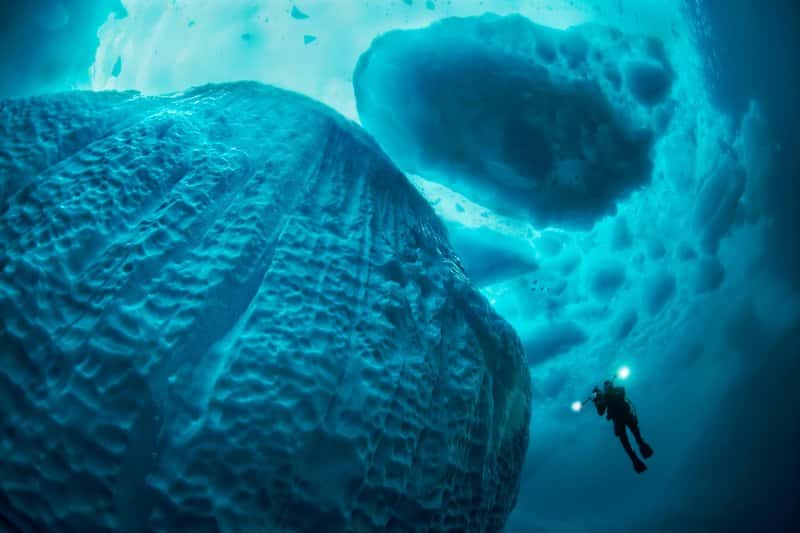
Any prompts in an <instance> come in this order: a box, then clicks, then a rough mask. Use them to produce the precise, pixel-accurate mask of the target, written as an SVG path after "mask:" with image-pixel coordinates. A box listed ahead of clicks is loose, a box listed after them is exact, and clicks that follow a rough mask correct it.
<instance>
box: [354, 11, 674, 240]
mask: <svg viewBox="0 0 800 533" xmlns="http://www.w3.org/2000/svg"><path fill="white" fill-rule="evenodd" d="M673 77H674V72H673V69H672V67H671V65H670V62H669V60H668V58H667V57H666V54H665V52H664V48H663V45H662V44H661V42H660V41H659V40H657V39H654V38H644V37H630V36H625V35H623V34H621V33H620V32H618V31H616V30H613V29H608V28H602V27H595V26H578V27H574V28H571V29H568V30H563V31H562V30H555V29H552V28H547V27H544V26H539V25H536V24H534V23H533V22H531V21H529V20H528V19H526V18H524V17H521V16H517V15H513V16H508V17H499V16H496V15H489V14H487V15H484V16H481V17H473V18H449V19H444V20H442V21H440V22H437V23H435V24H433V25H431V26H430V27H428V28H424V29H419V30H411V31H392V32H389V33H387V34H384V35H382V36H380V37H378V38H377V39H375V41H373V43H372V46H371V47H370V49H369V50H368V51H366V52H365V53H364V54H363V55H362V56H361V58H360V59H359V62H358V65H357V67H356V70H355V74H354V79H353V83H354V86H355V94H356V101H357V107H358V113H359V116H360V118H361V121H362V123H363V124H364V127H365V128H366V129H367V130H368V131H369V132H370V133H372V134H373V135H375V137H376V139H377V140H378V142H379V143H380V144H381V146H382V147H383V148H384V149H385V150H386V151H387V153H388V154H389V155H390V156H391V157H392V159H393V160H394V161H395V162H396V163H397V164H398V165H399V166H400V167H401V168H402V169H404V170H406V171H409V172H413V173H415V174H419V175H422V176H425V177H427V178H429V179H435V180H437V181H440V182H442V183H446V184H447V185H448V186H450V187H452V188H453V189H455V190H457V191H458V192H460V193H462V194H464V195H465V196H468V197H470V198H472V199H474V200H475V201H479V202H480V203H481V204H482V205H486V206H487V207H491V208H492V209H494V210H495V211H497V212H498V213H502V214H507V215H514V216H520V215H524V216H527V217H530V218H531V219H532V220H533V221H534V222H535V223H537V224H541V225H547V224H557V225H560V226H568V227H586V226H590V225H591V224H593V223H594V221H595V220H597V219H598V218H599V217H601V216H602V215H605V214H608V213H612V212H614V210H615V208H616V203H617V202H618V201H620V200H622V199H624V198H625V197H626V196H627V195H628V194H629V193H630V192H631V191H633V190H635V189H636V188H638V187H640V186H643V185H645V184H647V183H648V182H649V180H650V174H651V171H652V166H653V164H652V160H651V148H652V146H653V143H654V142H655V140H656V139H657V138H658V137H659V135H660V134H661V132H662V131H663V129H664V127H665V125H666V124H667V123H668V121H669V119H670V116H671V112H672V106H673V103H672V101H671V99H670V97H669V96H670V92H671V88H672V84H673Z"/></svg>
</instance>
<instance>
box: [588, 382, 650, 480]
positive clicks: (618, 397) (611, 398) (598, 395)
mask: <svg viewBox="0 0 800 533" xmlns="http://www.w3.org/2000/svg"><path fill="white" fill-rule="evenodd" d="M592 401H593V402H594V405H595V407H597V414H598V415H600V416H603V414H605V415H606V418H607V419H609V420H611V421H613V422H614V434H615V435H616V436H617V437H619V440H620V442H622V447H623V448H625V452H627V454H628V457H630V458H631V461H633V469H634V470H636V472H637V473H638V474H641V473H642V472H644V471H645V470H647V465H645V464H644V461H642V460H641V459H639V457H638V456H637V455H636V453H635V452H634V451H633V448H631V443H630V441H629V440H628V434H627V432H626V431H625V427H626V426H627V427H628V428H630V430H631V433H633V437H634V438H635V439H636V444H638V445H639V451H640V452H641V453H642V457H644V458H645V459H647V458H648V457H650V456H651V455H653V449H652V448H651V447H650V446H649V445H648V444H647V443H646V442H645V441H644V439H642V435H641V433H639V420H638V419H637V418H636V414H635V413H634V410H633V408H632V406H631V403H630V402H629V401H628V400H626V399H625V389H624V388H623V387H615V386H614V383H613V382H612V381H610V380H607V381H605V382H604V383H603V390H602V391H601V390H600V389H598V388H597V387H595V388H594V389H593V390H592Z"/></svg>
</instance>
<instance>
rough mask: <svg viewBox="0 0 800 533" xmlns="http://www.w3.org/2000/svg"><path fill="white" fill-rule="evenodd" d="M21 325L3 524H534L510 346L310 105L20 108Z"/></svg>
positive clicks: (9, 410)
mask: <svg viewBox="0 0 800 533" xmlns="http://www.w3.org/2000/svg"><path fill="white" fill-rule="evenodd" d="M0 312H2V317H3V322H2V328H1V329H0V402H2V405H3V416H2V418H0V424H2V426H1V427H0V432H2V434H3V435H4V438H3V439H2V441H0V442H2V443H3V445H4V448H3V449H2V450H0V453H2V455H3V459H2V461H0V478H2V479H3V480H4V481H3V490H2V492H0V517H2V522H0V527H3V528H8V529H11V530H22V531H39V530H48V531H53V530H59V531H146V530H181V531H215V530H227V531H281V530H287V531H289V530H307V531H323V530H329V531H334V530H335V531H339V530H379V529H383V528H389V529H395V530H426V529H434V530H442V531H443V530H450V531H486V530H497V529H500V528H501V527H502V525H503V524H504V522H505V520H506V518H507V515H508V513H509V512H510V510H511V509H512V508H513V506H514V503H515V501H516V496H517V492H518V489H519V476H520V471H521V464H522V461H523V459H524V456H525V453H526V449H527V444H528V424H529V418H530V396H531V393H530V378H529V375H528V371H527V364H526V362H525V358H524V355H523V350H522V347H521V343H520V341H519V339H518V337H517V335H516V333H515V332H514V331H513V330H512V329H511V327H510V326H509V325H508V324H507V323H506V322H505V321H504V320H503V319H501V318H500V317H499V316H498V315H497V314H496V313H495V311H494V310H493V309H492V308H491V306H490V305H489V303H488V302H487V301H486V299H485V298H484V297H483V296H482V295H481V294H480V293H478V292H477V291H476V290H475V289H474V288H473V286H472V284H471V282H470V280H469V279H468V278H467V277H466V276H465V274H464V272H463V268H462V266H461V262H460V260H459V259H458V258H457V257H456V255H455V254H454V252H453V251H452V249H451V246H450V244H449V242H448V238H447V235H446V232H445V230H444V227H443V225H442V223H441V222H440V221H439V219H438V218H437V217H436V216H435V215H434V213H433V211H432V209H431V208H430V206H429V205H428V204H427V203H426V201H425V200H423V198H422V197H421V196H420V195H419V194H418V193H417V191H416V190H415V189H414V188H413V187H412V186H411V184H410V183H409V182H408V181H407V180H406V178H405V176H404V175H403V174H402V173H401V172H400V171H398V170H397V168H396V167H395V166H394V164H393V163H392V162H391V161H390V160H389V159H388V157H387V156H385V155H384V154H383V152H382V151H381V150H380V149H379V148H378V146H377V144H376V143H375V142H374V141H373V140H372V139H371V138H370V137H369V136H368V135H367V134H366V133H364V132H363V131H362V130H361V129H360V128H359V127H358V126H356V125H355V124H353V123H351V122H348V121H347V120H345V119H344V118H342V117H341V116H339V115H337V114H336V113H335V112H333V111H332V110H330V109H328V108H326V107H324V106H323V105H321V104H318V103H316V102H314V101H313V100H310V99H308V98H306V97H303V96H300V95H298V94H295V93H290V92H287V91H283V90H280V89H276V88H273V87H270V86H266V85H260V84H257V83H249V82H248V83H232V84H222V85H208V86H203V87H200V88H197V89H192V90H188V91H186V92H182V93H176V94H170V95H167V96H163V97H144V96H141V95H139V94H138V93H134V92H126V93H121V92H120V93H114V92H108V93H82V92H73V93H64V94H58V95H52V96H47V97H38V98H30V99H24V100H6V101H2V102H0ZM9 443H13V446H12V447H10V448H9V447H8V445H9Z"/></svg>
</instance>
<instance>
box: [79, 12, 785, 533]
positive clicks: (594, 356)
mask: <svg viewBox="0 0 800 533" xmlns="http://www.w3.org/2000/svg"><path fill="white" fill-rule="evenodd" d="M123 4H124V7H125V10H126V11H127V16H125V17H117V16H111V17H110V18H109V19H108V20H107V21H106V22H105V24H103V25H102V26H101V27H100V28H99V30H98V37H99V47H98V48H97V51H96V56H95V61H94V64H93V65H92V67H91V79H90V87H91V88H92V89H95V90H100V89H136V90H140V91H142V92H145V93H148V94H157V93H164V92H171V91H181V90H184V89H186V88H187V87H190V86H193V85H198V84H203V83H207V82H215V81H229V80H239V79H252V80H258V81H262V82H265V83H271V84H275V85H278V86H281V87H284V88H288V89H292V90H295V91H299V92H302V93H304V94H307V95H309V96H311V97H313V98H315V99H318V100H320V101H322V102H324V103H326V104H328V105H329V106H331V107H333V108H334V109H336V110H338V111H339V112H341V113H342V114H344V115H345V116H347V117H349V118H351V119H352V120H355V121H359V122H361V123H364V125H365V126H367V128H368V129H369V130H370V131H373V129H372V128H370V124H368V121H366V122H367V123H365V121H364V117H363V116H362V117H359V114H358V112H357V107H356V97H355V94H354V90H353V82H354V79H353V73H354V69H355V66H356V64H357V62H358V59H359V57H360V56H361V54H363V53H364V52H366V51H367V50H368V49H370V46H371V45H372V43H373V40H374V39H375V38H376V37H377V36H378V35H380V34H382V33H385V32H387V31H390V30H398V29H401V30H409V29H420V28H425V27H427V26H429V25H430V24H431V23H433V22H435V21H438V20H440V19H443V18H446V17H450V16H458V17H472V16H478V15H481V14H483V13H484V12H487V11H490V12H493V13H497V14H499V15H506V14H512V13H519V14H521V15H523V16H524V17H527V18H528V19H530V20H531V21H533V22H535V23H537V24H540V25H543V26H549V27H551V28H555V29H557V30H562V29H565V28H569V27H572V26H576V25H580V24H584V23H588V24H597V25H602V26H608V27H613V28H615V29H616V30H619V31H620V32H621V33H622V34H623V35H626V36H627V35H630V36H647V37H655V38H657V39H659V40H660V41H661V42H662V43H663V45H664V54H665V56H666V57H667V58H668V60H669V62H670V65H671V68H672V70H673V71H674V80H673V81H672V85H671V87H670V89H669V96H668V99H669V102H670V114H669V120H667V121H664V122H663V123H662V124H661V126H660V127H659V128H658V132H657V133H654V134H653V138H652V146H649V145H648V148H649V152H648V154H649V155H648V157H649V158H650V159H651V160H650V162H649V165H650V166H647V176H646V178H642V177H637V178H636V179H635V180H633V181H632V182H631V183H630V184H626V186H625V187H624V189H625V191H624V194H613V195H611V196H610V197H609V198H608V199H606V201H605V203H603V205H602V206H600V208H598V209H594V210H592V211H591V216H590V217H589V218H587V217H585V216H577V215H576V217H574V220H573V219H570V217H569V216H564V215H563V213H564V211H559V207H563V208H564V209H567V208H569V207H570V206H559V204H558V194H554V195H553V197H552V199H551V201H550V202H549V203H548V204H547V205H546V206H544V207H542V206H539V208H538V211H536V212H535V213H534V215H532V216H526V215H521V214H520V213H519V212H518V211H514V210H511V211H512V212H507V210H504V209H502V206H500V208H498V202H493V201H491V199H488V198H486V197H484V196H482V195H481V194H480V193H476V191H484V190H485V188H476V187H475V186H474V185H475V180H474V179H473V178H474V176H473V177H469V176H468V177H467V178H465V179H451V178H452V177H453V176H452V174H449V173H448V171H447V167H446V166H445V167H442V166H441V165H439V166H435V165H433V166H432V165H416V166H415V167H414V169H413V173H412V172H411V170H412V169H411V168H410V167H411V166H413V165H409V166H408V168H405V167H404V165H403V164H402V163H403V162H399V163H400V165H401V168H403V169H404V170H407V171H409V178H410V179H411V180H412V182H413V183H414V184H415V185H416V186H417V187H418V188H419V189H420V190H421V192H422V193H423V194H424V196H425V197H426V198H427V199H428V200H429V201H430V202H431V204H433V205H434V207H435V209H436V212H437V213H438V214H439V215H440V216H441V217H442V218H443V219H444V220H445V222H446V224H447V226H448V229H449V232H450V237H451V240H452V241H453V242H454V244H455V246H456V248H457V250H458V251H459V253H460V254H461V256H462V259H463V261H464V263H465V266H466V268H467V270H468V271H469V272H470V273H471V275H472V276H473V279H474V280H475V281H476V283H477V284H479V286H480V287H481V289H482V291H483V292H484V294H485V295H486V296H487V298H489V300H490V301H491V302H492V304H493V305H494V306H495V308H496V309H497V310H498V312H500V313H501V314H502V315H503V316H504V317H505V318H506V319H508V320H509V321H510V322H511V323H512V325H513V326H514V327H515V328H516V330H517V331H518V333H519V335H520V337H521V338H522V340H523V343H524V344H525V347H526V350H527V355H528V359H529V363H530V373H531V379H532V382H533V384H534V411H533V413H534V414H533V419H532V424H531V446H530V450H529V454H528V459H527V463H526V470H525V473H524V474H523V482H522V489H521V493H520V497H519V503H518V505H517V510H516V511H515V513H514V515H512V517H511V519H510V523H509V526H508V529H509V530H510V531H590V530H592V531H593V530H598V531H606V530H609V531H614V530H619V529H618V528H615V527H614V524H615V520H617V519H618V518H617V517H618V516H619V514H620V513H626V514H625V517H626V520H630V521H631V522H630V523H631V524H632V525H631V528H632V529H635V528H636V527H643V526H642V524H645V523H648V524H653V523H657V524H666V525H665V526H664V527H667V529H669V527H670V526H669V524H674V523H676V522H675V521H678V520H681V519H683V518H685V517H686V516H692V515H694V514H697V513H701V512H708V513H710V514H712V515H713V514H714V513H724V512H725V507H724V504H723V503H715V502H717V501H723V500H724V497H728V499H729V500H730V499H735V498H736V497H738V496H739V493H738V492H736V491H739V490H746V489H740V488H736V487H740V486H741V485H742V484H743V480H746V479H747V476H748V475H749V474H748V472H749V470H747V468H746V467H742V468H737V467H731V464H730V463H729V459H730V458H731V457H735V455H734V456H732V455H730V454H727V455H726V453H727V452H726V450H728V449H729V448H726V446H729V444H726V442H727V441H728V440H729V437H730V436H731V435H736V434H737V433H736V431H735V430H733V429H731V427H732V426H731V424H730V422H729V418H727V415H726V414H725V413H726V411H725V408H724V401H725V399H726V398H727V397H728V396H729V395H730V394H731V391H732V390H734V387H739V386H742V385H743V384H746V383H750V381H749V380H750V379H751V376H761V373H760V372H761V371H760V370H759V369H761V368H762V364H772V363H770V361H769V357H775V358H779V357H781V355H780V354H782V353H783V352H781V350H780V346H781V342H783V343H786V342H788V341H786V339H787V335H796V331H795V330H793V329H792V328H793V327H794V325H795V324H796V323H797V321H798V317H799V316H800V305H799V304H798V297H797V293H796V285H795V283H794V281H793V280H792V279H789V277H787V276H786V273H785V272H783V273H781V272H779V271H780V270H781V268H780V267H781V259H780V258H779V259H777V260H776V259H775V257H776V256H775V253H774V248H775V243H776V242H785V243H786V244H787V245H788V247H791V246H792V243H793V242H796V241H795V240H789V241H781V238H782V236H784V235H789V234H791V233H792V228H787V227H784V226H785V222H786V220H787V218H786V216H783V212H778V211H774V209H779V208H776V207H775V206H776V204H775V201H774V197H775V195H776V193H775V184H776V183H778V182H780V181H781V180H786V179H787V177H786V176H781V175H777V174H776V171H775V168H776V167H775V164H774V159H775V158H776V154H778V153H779V152H780V151H781V150H782V149H785V147H781V145H780V144H779V143H778V142H776V141H775V139H774V138H773V136H772V132H771V127H770V123H769V121H768V119H767V118H766V117H765V115H764V113H763V112H762V103H760V102H753V103H752V104H750V106H749V108H748V110H747V112H746V113H744V114H743V115H732V114H729V113H725V112H722V111H719V110H717V108H715V107H714V106H712V105H711V104H710V95H709V93H708V89H707V85H706V83H705V82H704V79H703V72H702V70H701V68H700V67H701V65H702V63H703V58H702V57H701V55H700V53H699V52H698V50H697V49H696V48H695V40H694V39H693V38H692V31H691V28H690V24H689V22H688V21H687V19H686V18H685V14H686V13H685V10H684V9H681V8H680V7H678V6H676V4H678V2H676V1H672V0H660V1H654V0H641V1H630V0H629V1H623V0H619V1H615V2H609V1H575V0H573V1H558V0H549V1H535V0H530V1H522V0H519V1H512V0H505V1H504V0H496V1H490V0H485V1H476V0H463V1H455V0H454V1H452V2H445V1H442V0H438V1H432V0H429V1H427V2H426V1H424V0H413V1H412V0H402V1H401V0H394V1H363V2H360V1H355V0H352V1H347V2H344V1H343V2H338V1H337V2H333V1H329V2H326V1H310V0H309V1H305V2H299V1H298V2H297V3H293V2H289V1H274V2H254V1H226V2H214V1H205V2H202V1H197V2H189V1H185V2H181V1H173V2H148V1H141V2H138V1H132V0H129V1H124V2H123ZM587 38H588V39H589V40H590V41H591V39H592V36H591V34H589V36H588V37H587ZM425 46H426V47H429V48H430V49H425V50H423V52H425V53H429V54H430V53H434V52H435V51H436V40H435V38H434V39H430V40H428V41H426V42H425ZM439 52H441V53H442V54H446V53H447V50H446V49H442V50H439ZM420 53H422V52H420ZM418 59H419V57H418ZM612 61H613V58H612ZM446 81H447V80H443V82H446ZM451 81H452V80H451ZM488 94H489V96H490V97H494V98H498V97H499V96H498V94H497V93H496V92H495V93H492V92H491V91H489V93H488ZM423 97H424V95H423V96H417V98H423ZM415 103H418V100H416V101H415ZM495 104H496V102H495ZM493 105H494V104H493ZM503 112H507V110H505V111H503ZM616 112H618V109H617V110H616V111H615V113H616ZM456 127H457V128H460V129H461V130H463V128H464V126H463V125H457V126H456ZM378 129H380V128H378ZM450 133H452V132H449V131H444V132H443V133H442V135H445V136H447V135H449V134H450ZM376 136H377V137H378V138H379V140H381V141H382V142H383V140H382V139H381V136H380V135H379V134H376ZM470 142H471V143H472V144H471V146H473V147H475V146H479V145H480V143H479V142H478V141H477V140H475V139H472V140H471V141H470ZM390 153H391V150H390ZM489 186H490V187H491V186H494V187H502V184H501V185H498V184H497V183H496V182H493V183H490V185H489ZM501 192H502V191H501ZM501 203H502V202H501ZM545 207H546V209H545ZM543 213H544V215H543ZM788 220H790V221H791V220H793V219H792V218H791V217H789V219H788ZM573 222H575V223H573ZM778 256H780V254H778ZM789 338H794V337H789ZM776 346H777V347H778V348H775V347H776ZM776 354H777V355H776ZM623 363H624V364H628V365H629V366H630V367H631V369H632V375H631V377H630V379H629V380H628V384H627V387H628V390H629V393H630V395H631V396H632V397H633V398H634V399H635V400H636V403H637V407H638V410H639V413H640V415H641V417H642V426H643V431H644V433H645V436H646V437H647V438H648V440H649V441H651V442H652V443H653V445H654V447H655V448H656V456H655V457H654V459H653V461H652V466H651V471H650V472H648V475H647V476H643V477H639V478H635V477H634V476H633V474H632V473H631V472H629V467H628V464H627V462H626V459H625V457H624V454H623V453H622V451H621V450H619V449H618V444H617V443H616V442H615V441H614V440H613V437H612V436H611V433H610V428H608V427H606V426H605V425H603V423H602V422H601V421H599V420H598V419H595V418H594V417H590V416H589V415H588V413H583V414H578V415H576V414H575V413H573V412H571V411H570V408H569V406H570V404H571V402H572V401H573V400H575V399H581V398H582V397H583V396H584V395H585V393H586V391H587V390H588V389H589V388H590V387H591V385H593V384H594V383H595V382H597V381H599V380H601V379H603V378H604V377H606V376H607V375H608V374H609V373H610V372H613V369H614V368H616V366H617V365H619V364H623ZM774 364H778V363H774ZM753 379H756V378H753ZM757 379H758V380H759V381H756V382H755V385H754V386H756V387H760V386H762V385H763V384H764V383H766V382H767V381H765V380H767V379H768V378H764V377H763V376H761V377H758V378H757ZM766 394H767V395H768V394H769V393H766ZM717 419H721V420H722V422H719V423H717V422H715V420H717ZM726 424H727V425H726ZM701 439H707V440H708V441H710V442H711V443H713V444H711V446H717V448H716V450H717V451H718V452H719V457H721V459H713V458H708V457H707V454H708V453H709V444H708V443H707V442H703V441H702V440H701ZM759 442H760V441H759ZM755 448H756V449H758V445H756V446H755ZM723 470H725V471H726V472H725V474H724V476H723V478H724V479H723V480H721V481H719V484H714V483H711V484H709V483H704V482H703V481H702V480H703V479H706V478H708V477H710V476H718V475H719V474H720V472H721V471H723ZM608 486H612V487H613V490H610V491H609V490H605V488H606V487H608ZM666 492H670V493H671V494H672V495H673V497H672V498H665V497H664V496H663V495H664V494H665V493H666ZM720 492H722V497H720V499H719V500H715V499H714V498H715V497H716V495H718V494H719V493H720ZM634 508H635V509H637V511H635V512H633V511H630V510H631V509H634ZM709 509H710V510H709ZM653 517H656V518H655V522H653V520H654V518H653ZM637 524H638V525H637Z"/></svg>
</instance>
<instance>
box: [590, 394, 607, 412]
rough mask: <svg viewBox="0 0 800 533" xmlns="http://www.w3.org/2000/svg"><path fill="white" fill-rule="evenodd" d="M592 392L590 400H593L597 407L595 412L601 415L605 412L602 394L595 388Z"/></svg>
mask: <svg viewBox="0 0 800 533" xmlns="http://www.w3.org/2000/svg"><path fill="white" fill-rule="evenodd" d="M592 394H593V397H592V401H593V402H594V406H595V407H596V408H597V414H598V415H600V416H603V415H604V414H605V412H606V401H605V398H603V394H602V393H601V392H600V391H598V390H596V389H595V390H594V391H593V393H592Z"/></svg>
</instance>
